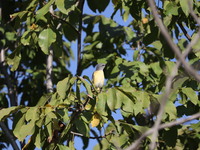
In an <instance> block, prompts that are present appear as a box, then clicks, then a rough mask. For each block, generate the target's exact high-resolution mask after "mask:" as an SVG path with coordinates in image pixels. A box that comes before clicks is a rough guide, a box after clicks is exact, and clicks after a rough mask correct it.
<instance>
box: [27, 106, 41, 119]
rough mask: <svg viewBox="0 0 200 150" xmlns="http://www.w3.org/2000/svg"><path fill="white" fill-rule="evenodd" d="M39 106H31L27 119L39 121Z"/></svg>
mask: <svg viewBox="0 0 200 150" xmlns="http://www.w3.org/2000/svg"><path fill="white" fill-rule="evenodd" d="M39 117H40V116H39V113H38V107H30V108H29V109H28V110H27V112H26V121H34V122H35V121H37V120H39V119H40V118H39Z"/></svg>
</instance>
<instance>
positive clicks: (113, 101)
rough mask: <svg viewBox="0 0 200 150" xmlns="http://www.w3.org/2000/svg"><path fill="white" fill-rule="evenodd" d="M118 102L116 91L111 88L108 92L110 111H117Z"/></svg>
mask: <svg viewBox="0 0 200 150" xmlns="http://www.w3.org/2000/svg"><path fill="white" fill-rule="evenodd" d="M116 101H117V96H116V91H115V89H113V88H110V89H109V90H108V92H107V104H108V107H109V108H110V110H114V109H115V104H116Z"/></svg>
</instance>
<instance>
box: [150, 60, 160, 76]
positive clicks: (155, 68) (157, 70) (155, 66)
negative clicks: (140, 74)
mask: <svg viewBox="0 0 200 150" xmlns="http://www.w3.org/2000/svg"><path fill="white" fill-rule="evenodd" d="M150 67H151V68H152V70H153V71H154V73H155V74H156V76H157V77H159V76H160V75H161V74H162V68H161V67H160V63H159V62H155V63H151V64H150Z"/></svg>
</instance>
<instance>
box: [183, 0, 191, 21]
mask: <svg viewBox="0 0 200 150" xmlns="http://www.w3.org/2000/svg"><path fill="white" fill-rule="evenodd" d="M188 2H189V1H188V0H180V5H181V8H182V10H183V12H184V13H185V15H186V16H187V17H188V15H189V3H188ZM191 2H192V3H193V1H191ZM191 5H193V4H191Z"/></svg>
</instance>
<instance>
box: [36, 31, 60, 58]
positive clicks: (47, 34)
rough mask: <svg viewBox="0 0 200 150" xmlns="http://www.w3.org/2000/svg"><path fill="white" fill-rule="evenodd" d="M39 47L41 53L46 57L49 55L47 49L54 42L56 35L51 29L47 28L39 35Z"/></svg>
mask: <svg viewBox="0 0 200 150" xmlns="http://www.w3.org/2000/svg"><path fill="white" fill-rule="evenodd" d="M38 40H39V41H38V42H39V46H40V47H41V49H42V51H43V52H44V53H45V54H46V55H47V54H49V47H50V46H51V44H52V43H53V42H55V41H56V33H55V32H53V30H52V29H50V28H47V29H45V30H43V31H42V32H41V33H40V35H39V39H38Z"/></svg>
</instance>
